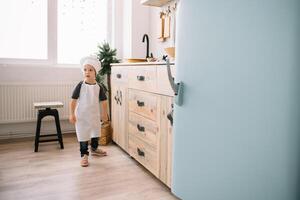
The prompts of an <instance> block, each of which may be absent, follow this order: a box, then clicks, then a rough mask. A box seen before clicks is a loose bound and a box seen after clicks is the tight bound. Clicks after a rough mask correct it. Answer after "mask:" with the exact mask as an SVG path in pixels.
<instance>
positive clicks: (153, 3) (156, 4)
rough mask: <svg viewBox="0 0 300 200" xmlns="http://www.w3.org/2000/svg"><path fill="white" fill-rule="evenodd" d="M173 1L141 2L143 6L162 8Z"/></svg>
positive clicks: (145, 0) (147, 0)
mask: <svg viewBox="0 0 300 200" xmlns="http://www.w3.org/2000/svg"><path fill="white" fill-rule="evenodd" d="M171 1H173V0H141V4H143V5H145V6H156V7H161V6H164V5H165V4H167V3H169V2H171Z"/></svg>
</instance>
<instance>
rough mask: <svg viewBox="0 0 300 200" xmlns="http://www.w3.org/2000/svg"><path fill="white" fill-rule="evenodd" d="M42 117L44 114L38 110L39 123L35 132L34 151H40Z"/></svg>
mask: <svg viewBox="0 0 300 200" xmlns="http://www.w3.org/2000/svg"><path fill="white" fill-rule="evenodd" d="M42 118H43V116H42V115H41V113H40V111H39V112H38V120H37V125H36V133H35V145H34V152H38V150H39V140H40V131H41V123H42Z"/></svg>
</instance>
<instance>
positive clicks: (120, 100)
mask: <svg viewBox="0 0 300 200" xmlns="http://www.w3.org/2000/svg"><path fill="white" fill-rule="evenodd" d="M119 102H120V106H121V105H122V91H121V90H120V97H119Z"/></svg>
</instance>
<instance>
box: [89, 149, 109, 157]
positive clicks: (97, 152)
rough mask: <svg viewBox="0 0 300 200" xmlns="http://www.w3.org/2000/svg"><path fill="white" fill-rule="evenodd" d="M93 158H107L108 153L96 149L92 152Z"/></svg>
mask: <svg viewBox="0 0 300 200" xmlns="http://www.w3.org/2000/svg"><path fill="white" fill-rule="evenodd" d="M91 155H92V156H107V153H106V151H103V150H101V149H96V150H92V151H91Z"/></svg>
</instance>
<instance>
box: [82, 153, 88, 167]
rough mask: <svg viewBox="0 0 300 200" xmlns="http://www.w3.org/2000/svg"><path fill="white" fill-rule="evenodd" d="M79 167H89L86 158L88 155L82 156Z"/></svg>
mask: <svg viewBox="0 0 300 200" xmlns="http://www.w3.org/2000/svg"><path fill="white" fill-rule="evenodd" d="M80 165H81V167H87V166H89V157H88V155H84V156H83V157H82V158H81V161H80Z"/></svg>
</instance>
